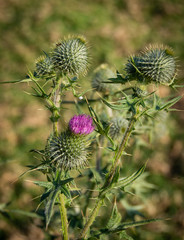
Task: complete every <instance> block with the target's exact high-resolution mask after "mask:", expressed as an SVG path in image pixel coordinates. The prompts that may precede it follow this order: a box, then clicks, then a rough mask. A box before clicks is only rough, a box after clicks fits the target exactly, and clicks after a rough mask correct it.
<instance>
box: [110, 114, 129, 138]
mask: <svg viewBox="0 0 184 240" xmlns="http://www.w3.org/2000/svg"><path fill="white" fill-rule="evenodd" d="M127 127H128V120H126V119H125V118H123V117H120V116H119V117H115V118H113V119H112V121H111V126H110V129H109V136H110V137H111V138H112V139H115V138H118V137H119V136H121V135H122V134H123V133H124V132H125V130H126V128H127Z"/></svg>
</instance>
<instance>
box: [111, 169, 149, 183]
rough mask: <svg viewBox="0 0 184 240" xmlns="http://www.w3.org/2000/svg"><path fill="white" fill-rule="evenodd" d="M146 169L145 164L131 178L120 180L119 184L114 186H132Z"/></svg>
mask: <svg viewBox="0 0 184 240" xmlns="http://www.w3.org/2000/svg"><path fill="white" fill-rule="evenodd" d="M145 167H146V164H144V165H143V166H142V167H141V168H140V169H139V170H138V171H137V172H135V173H133V174H132V175H130V176H129V177H126V178H123V179H121V180H119V182H117V183H116V184H114V185H113V187H115V188H117V187H125V186H127V185H129V184H131V183H132V182H134V181H135V180H136V179H137V178H138V177H139V176H140V175H141V174H142V173H143V172H144V170H145Z"/></svg>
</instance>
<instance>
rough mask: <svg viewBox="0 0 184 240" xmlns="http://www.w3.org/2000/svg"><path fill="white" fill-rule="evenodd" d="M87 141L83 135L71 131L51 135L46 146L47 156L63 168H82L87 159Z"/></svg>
mask: <svg viewBox="0 0 184 240" xmlns="http://www.w3.org/2000/svg"><path fill="white" fill-rule="evenodd" d="M88 146H89V144H88V141H87V139H86V136H85V135H75V134H73V133H72V132H71V131H66V132H63V133H61V134H60V135H59V136H58V137H56V136H51V137H50V138H49V139H48V142H47V146H46V150H45V151H46V156H47V158H48V159H49V160H50V161H51V162H52V163H53V164H55V165H56V166H57V167H60V168H61V169H63V170H71V169H80V168H84V167H85V166H86V165H87V163H88V161H87V159H88V157H89V153H88Z"/></svg>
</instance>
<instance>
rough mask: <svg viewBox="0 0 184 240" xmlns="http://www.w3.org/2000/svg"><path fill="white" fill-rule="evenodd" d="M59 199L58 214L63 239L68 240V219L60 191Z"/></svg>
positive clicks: (63, 198)
mask: <svg viewBox="0 0 184 240" xmlns="http://www.w3.org/2000/svg"><path fill="white" fill-rule="evenodd" d="M59 199H60V214H61V223H62V230H63V237H64V240H69V238H68V219H67V212H66V208H65V196H64V194H62V193H60V194H59Z"/></svg>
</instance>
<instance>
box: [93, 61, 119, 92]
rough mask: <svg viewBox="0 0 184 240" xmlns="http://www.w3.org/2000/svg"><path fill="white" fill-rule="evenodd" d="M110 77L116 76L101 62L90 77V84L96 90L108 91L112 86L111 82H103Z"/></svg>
mask: <svg viewBox="0 0 184 240" xmlns="http://www.w3.org/2000/svg"><path fill="white" fill-rule="evenodd" d="M110 78H116V74H115V73H114V72H113V71H112V70H111V69H110V68H109V66H108V65H107V64H101V65H100V66H99V67H98V68H97V69H96V70H95V71H94V74H93V77H92V82H91V85H92V87H93V88H94V89H95V90H96V91H98V92H103V93H106V92H109V91H110V90H112V88H114V86H113V84H109V83H105V82H107V81H108V79H110Z"/></svg>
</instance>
